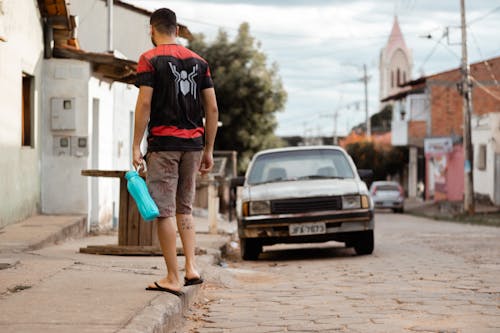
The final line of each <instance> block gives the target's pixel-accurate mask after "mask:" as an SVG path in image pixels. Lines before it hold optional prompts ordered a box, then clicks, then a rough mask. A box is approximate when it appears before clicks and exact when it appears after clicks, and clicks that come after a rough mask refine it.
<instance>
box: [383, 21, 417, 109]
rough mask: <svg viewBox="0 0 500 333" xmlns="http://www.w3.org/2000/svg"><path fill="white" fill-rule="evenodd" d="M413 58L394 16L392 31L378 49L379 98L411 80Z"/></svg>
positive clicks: (388, 94)
mask: <svg viewBox="0 0 500 333" xmlns="http://www.w3.org/2000/svg"><path fill="white" fill-rule="evenodd" d="M412 68H413V60H412V55H411V51H410V49H408V48H407V47H406V43H405V40H404V38H403V34H402V33H401V28H400V27H399V22H398V18H397V16H394V23H393V25H392V31H391V34H390V36H389V40H388V41H387V44H386V46H385V47H384V48H383V49H382V50H381V51H380V63H379V71H380V86H379V87H380V88H379V89H380V91H379V98H380V99H383V98H384V97H387V96H390V95H392V94H395V93H397V92H398V91H400V90H401V89H400V88H399V87H398V85H400V84H403V83H405V82H407V81H410V80H411V75H412V74H411V73H412Z"/></svg>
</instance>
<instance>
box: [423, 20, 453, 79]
mask: <svg viewBox="0 0 500 333" xmlns="http://www.w3.org/2000/svg"><path fill="white" fill-rule="evenodd" d="M446 34H447V33H446V30H445V31H444V32H443V34H442V35H441V37H440V38H439V39H438V40H437V41H436V44H434V47H433V48H432V49H431V52H429V54H428V55H427V56H426V57H425V59H424V61H423V62H422V64H421V65H420V67H419V70H420V71H421V72H422V71H423V69H424V65H425V64H426V63H427V61H428V60H429V59H430V58H431V57H432V55H433V54H434V52H435V51H436V49H437V47H438V45H439V44H440V42H441V40H442V39H443V38H444V37H445V36H446ZM429 39H432V36H431V35H429Z"/></svg>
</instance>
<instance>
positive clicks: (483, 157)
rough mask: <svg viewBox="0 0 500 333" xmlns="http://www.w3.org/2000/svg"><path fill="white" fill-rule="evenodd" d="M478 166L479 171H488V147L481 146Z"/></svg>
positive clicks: (478, 154) (477, 160) (478, 152)
mask: <svg viewBox="0 0 500 333" xmlns="http://www.w3.org/2000/svg"><path fill="white" fill-rule="evenodd" d="M476 165H477V168H478V170H486V145H479V149H478V151H477V159H476Z"/></svg>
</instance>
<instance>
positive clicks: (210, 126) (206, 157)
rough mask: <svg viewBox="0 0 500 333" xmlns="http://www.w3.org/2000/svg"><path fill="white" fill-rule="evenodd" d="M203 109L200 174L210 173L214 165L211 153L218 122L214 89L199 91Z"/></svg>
mask: <svg viewBox="0 0 500 333" xmlns="http://www.w3.org/2000/svg"><path fill="white" fill-rule="evenodd" d="M201 98H202V100H203V109H204V110H205V149H204V151H203V156H202V159H201V164H200V172H201V174H206V173H208V172H210V170H211V169H212V167H213V165H214V159H213V152H214V143H215V135H216V134H217V123H218V121H219V110H218V108H217V98H216V97H215V89H214V88H208V89H203V90H202V91H201Z"/></svg>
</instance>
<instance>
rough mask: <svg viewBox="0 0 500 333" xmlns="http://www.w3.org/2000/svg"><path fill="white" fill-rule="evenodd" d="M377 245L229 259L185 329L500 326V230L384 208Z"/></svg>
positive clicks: (279, 250)
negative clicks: (359, 252) (361, 252)
mask: <svg viewBox="0 0 500 333" xmlns="http://www.w3.org/2000/svg"><path fill="white" fill-rule="evenodd" d="M375 231H376V243H375V251H374V253H373V255H370V256H355V255H354V250H353V249H350V248H344V247H343V246H342V245H343V244H340V243H334V242H332V243H328V244H320V245H312V246H307V247H306V246H300V245H287V246H284V245H281V246H274V247H267V248H265V253H264V254H262V255H261V257H260V260H259V261H254V262H251V261H250V262H241V261H237V260H235V261H230V260H229V261H228V266H227V267H221V268H217V269H214V270H212V271H211V272H206V278H207V280H208V281H209V283H206V285H205V286H204V287H203V288H204V290H203V293H202V295H201V297H200V300H199V302H198V303H197V304H196V305H195V306H194V307H193V308H192V309H191V311H190V312H189V313H187V314H186V317H187V321H186V326H185V327H183V328H180V329H179V330H178V332H191V333H194V332H200V333H216V332H231V333H237V332H252V333H258V332H263V333H268V332H335V331H340V332H471V333H479V332H491V333H493V332H500V278H499V277H500V229H499V228H490V227H481V226H473V225H465V224H456V223H447V222H436V221H432V220H427V219H423V218H416V217H412V216H408V215H397V214H390V213H385V212H382V213H377V215H376V228H375Z"/></svg>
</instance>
